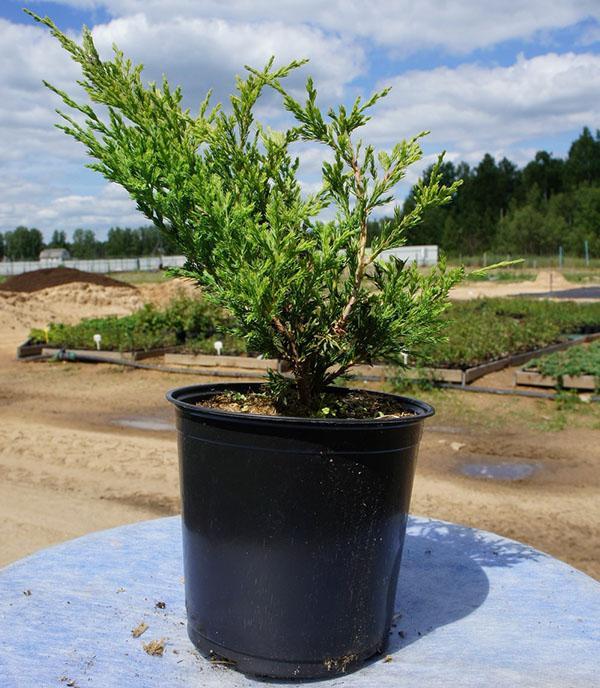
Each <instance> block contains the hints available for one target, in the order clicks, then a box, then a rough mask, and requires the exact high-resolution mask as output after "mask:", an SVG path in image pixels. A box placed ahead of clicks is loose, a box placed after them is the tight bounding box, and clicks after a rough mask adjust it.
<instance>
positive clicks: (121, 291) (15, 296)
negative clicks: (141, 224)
mask: <svg viewBox="0 0 600 688" xmlns="http://www.w3.org/2000/svg"><path fill="white" fill-rule="evenodd" d="M145 301H146V299H144V298H143V297H142V296H141V295H140V294H139V293H138V292H137V290H135V289H131V288H129V287H128V286H127V285H124V284H120V285H119V286H118V287H112V286H111V287H106V286H99V285H97V284H82V283H81V282H74V283H73V284H63V285H62V286H59V287H52V288H51V289H41V290H40V291H36V292H34V293H30V294H28V293H26V292H17V291H0V347H3V346H10V347H14V346H16V345H17V344H19V343H20V342H22V341H24V340H25V339H26V337H27V335H28V334H29V330H30V329H31V328H33V327H46V326H47V325H48V324H49V323H51V322H64V323H69V324H74V323H77V322H79V321H80V320H81V319H82V318H92V317H103V316H107V315H128V314H129V313H133V311H135V310H137V309H138V308H141V307H142V306H143V305H144V303H145Z"/></svg>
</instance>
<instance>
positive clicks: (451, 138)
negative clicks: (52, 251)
mask: <svg viewBox="0 0 600 688" xmlns="http://www.w3.org/2000/svg"><path fill="white" fill-rule="evenodd" d="M61 2H62V4H70V5H73V6H78V7H81V8H84V9H90V8H91V9H93V8H95V7H100V6H103V7H105V8H107V9H108V10H109V12H111V13H112V16H114V19H112V20H111V21H110V22H108V23H105V24H100V25H97V26H95V27H94V28H93V32H94V37H95V40H96V42H97V44H98V46H99V48H100V51H101V53H102V54H103V55H108V54H109V53H110V49H111V44H112V43H113V42H116V43H117V44H118V45H119V47H120V48H121V49H123V50H124V52H125V53H126V55H128V56H129V57H131V58H132V59H133V60H134V61H135V62H143V63H144V64H145V65H146V69H145V72H144V74H145V76H146V78H148V79H155V80H160V78H161V76H162V73H163V72H164V73H165V74H167V76H168V77H169V80H170V82H171V83H172V84H181V85H182V87H183V89H184V96H185V100H186V104H187V105H189V106H190V107H192V108H194V109H195V108H196V106H197V104H198V103H199V102H200V100H201V99H202V98H203V97H204V95H205V93H206V91H207V90H208V88H210V87H214V89H215V96H216V98H215V99H216V100H222V99H224V98H225V97H226V94H228V93H230V92H231V90H232V86H233V79H234V75H235V74H236V73H240V72H241V71H242V70H241V68H242V65H243V64H245V63H249V64H252V65H255V66H260V65H262V64H263V63H264V62H265V61H266V60H267V59H268V57H269V56H270V55H272V54H275V55H277V58H278V61H279V62H285V61H287V60H291V59H293V58H297V57H300V56H307V57H310V58H311V64H309V65H308V66H307V67H306V68H304V69H302V70H299V72H298V73H297V74H296V75H295V76H294V77H293V78H292V79H291V80H290V84H291V86H292V87H293V88H294V89H296V88H299V87H300V85H301V84H302V83H303V82H304V79H305V77H306V75H307V74H312V75H313V76H314V78H315V83H316V85H317V88H318V89H319V93H320V95H321V98H322V100H326V101H327V103H328V104H334V103H338V102H340V101H341V100H347V99H348V98H349V95H350V92H352V93H354V92H356V91H357V86H356V83H353V81H354V80H355V79H356V78H357V77H365V78H364V81H365V82H368V81H369V80H370V79H369V78H368V77H369V75H368V73H367V70H368V68H369V67H370V68H371V71H372V72H377V69H378V65H375V64H371V65H369V64H368V62H367V59H368V56H369V54H370V52H369V51H370V49H371V48H372V47H373V46H375V45H378V46H383V47H385V48H387V49H388V50H389V52H390V54H392V55H393V54H396V53H401V54H409V53H411V52H412V53H417V52H418V51H420V50H422V49H426V50H432V49H433V50H437V51H438V53H440V54H441V53H443V52H451V53H455V54H461V55H463V54H466V53H468V52H469V51H471V50H473V49H474V48H482V47H489V46H492V45H494V44H496V43H498V42H501V41H505V40H509V39H521V40H530V39H531V40H534V39H536V37H537V40H538V43H539V38H540V32H549V34H548V35H550V36H551V31H552V30H553V29H559V28H564V27H567V26H573V25H574V24H576V23H577V22H581V21H583V20H584V19H586V18H590V17H591V18H593V17H596V18H598V19H600V3H599V2H598V0H571V1H570V2H566V1H562V0H561V1H557V2H554V3H550V4H548V3H545V2H544V3H542V2H541V0H528V1H527V2H525V1H517V0H506V1H505V2H504V3H503V4H502V5H500V4H496V5H492V4H491V3H481V2H475V0H470V1H468V2H467V1H466V0H465V1H463V2H453V3H440V2H439V1H437V0H422V2H420V3H419V4H417V5H416V4H415V3H413V2H408V0H397V1H395V2H392V1H391V0H372V1H371V2H369V3H368V4H367V3H364V2H359V1H358V0H344V1H343V2H342V0H332V1H331V2H329V3H323V2H321V1H320V0H319V2H317V0H306V2H303V3H299V2H292V1H291V0H282V1H281V2H279V3H277V4H276V3H273V2H271V0H254V1H253V2H250V1H249V0H231V2H228V3H222V2H217V1H216V0H203V1H202V2H197V0H171V1H170V2H164V1H163V0H144V1H142V0H58V2H57V4H61ZM34 7H35V5H34ZM584 29H585V30H582V31H581V37H580V38H579V39H577V40H579V43H581V44H585V43H589V42H590V41H591V40H594V39H595V38H597V31H598V26H597V25H596V24H594V23H593V22H592V21H588V22H586V24H585V26H584ZM389 68H390V64H388V65H387V66H386V69H389ZM77 77H78V69H77V67H76V66H75V65H74V64H73V63H72V62H71V61H70V60H69V58H68V56H67V55H66V54H65V53H64V51H63V50H62V49H61V48H60V47H59V46H58V44H57V43H56V41H55V40H54V39H52V37H51V36H50V35H49V34H48V32H47V31H46V30H45V29H42V28H40V27H37V26H35V25H31V26H28V25H22V24H12V23H10V22H7V21H5V20H1V19H0V165H1V166H2V167H1V168H0V231H4V230H6V229H12V228H13V227H14V226H16V225H17V224H19V223H24V224H29V225H34V224H37V225H38V226H40V228H43V229H45V230H46V231H47V232H50V231H51V230H52V229H53V228H55V227H65V228H73V227H76V226H91V227H98V228H100V227H104V228H106V227H108V226H110V225H111V224H116V223H119V224H127V223H129V224H138V223H139V222H142V221H143V220H142V219H141V218H140V216H139V214H138V213H137V212H136V211H135V208H134V205H133V203H132V202H131V201H130V200H128V199H127V196H126V194H124V193H121V195H120V196H115V195H114V194H115V193H116V192H115V191H114V189H115V188H116V187H113V186H112V185H103V180H102V179H101V178H100V177H99V176H98V175H95V174H93V173H91V172H88V171H85V170H83V169H82V167H83V165H84V164H85V162H87V159H86V157H85V154H84V151H83V149H82V147H81V146H80V145H79V144H77V143H76V142H74V141H72V140H71V139H70V138H68V137H66V136H65V135H64V134H63V133H62V132H59V131H57V130H56V129H54V128H53V126H52V125H53V124H54V123H55V122H56V121H57V116H56V115H55V114H54V112H53V110H54V108H55V107H56V106H58V105H59V102H58V99H57V98H56V97H55V96H54V95H53V94H51V93H49V92H48V91H47V90H46V89H45V88H44V87H43V86H42V85H41V81H42V79H44V78H46V79H49V80H50V81H52V82H53V83H55V84H56V85H57V86H59V87H62V88H65V89H66V90H68V91H70V92H71V91H72V90H73V84H74V83H75V80H76V78H77ZM389 83H391V85H392V86H393V90H392V93H391V94H390V96H388V98H387V99H386V100H385V101H382V102H380V103H379V104H378V105H377V106H376V109H375V110H374V115H375V119H374V120H373V122H372V123H370V124H369V127H368V130H367V131H366V132H365V134H366V137H367V138H369V139H373V140H374V142H375V143H377V144H378V145H379V146H381V147H389V146H391V145H392V144H393V143H394V142H395V141H397V140H398V139H401V138H403V137H406V136H410V135H412V134H414V133H416V132H417V131H420V130H421V129H424V128H427V129H431V130H432V135H431V136H430V137H429V138H428V139H427V140H426V141H425V148H426V153H427V155H426V157H425V159H424V160H423V161H422V163H421V164H420V165H418V166H415V168H414V169H413V170H412V171H411V172H410V173H409V175H408V176H407V179H406V180H405V183H404V184H403V185H402V186H401V187H400V189H401V192H402V191H406V190H407V189H408V187H409V185H410V184H411V183H413V182H414V181H416V177H417V174H418V173H419V172H420V171H421V170H422V169H423V168H424V167H425V166H426V165H427V164H428V163H430V162H431V160H432V158H431V154H432V153H433V151H436V150H439V149H441V148H448V149H449V150H450V151H451V153H449V154H448V158H449V159H452V160H455V161H457V160H462V159H465V160H467V161H468V162H470V163H472V164H473V163H477V162H478V161H479V159H480V158H481V157H482V155H483V154H484V153H485V152H491V153H492V154H493V155H495V156H496V157H497V158H500V157H502V156H503V155H506V156H507V157H509V158H511V159H512V160H514V161H515V162H517V163H519V164H523V163H524V162H526V160H527V159H528V158H529V157H530V153H531V151H533V150H534V148H533V147H532V146H533V143H532V141H533V140H534V139H544V138H546V139H550V137H552V136H553V135H564V133H565V132H573V131H574V130H577V129H580V128H581V127H582V126H583V125H586V124H587V125H589V126H591V127H592V128H595V127H597V126H600V122H599V121H598V114H597V113H598V112H600V56H599V55H597V54H594V53H592V52H589V53H584V54H573V53H568V54H552V53H549V54H546V55H542V56H540V57H535V58H532V59H525V58H523V57H521V58H518V59H516V61H515V63H514V64H513V65H511V66H509V67H497V66H496V67H494V66H492V67H490V66H485V65H482V64H473V63H465V64H462V65H460V66H458V67H455V68H449V67H439V68H437V69H431V70H420V71H411V72H407V73H403V74H398V75H396V76H392V77H391V78H390V79H388V80H386V81H385V82H384V83H383V84H382V85H388V84H389ZM361 84H362V81H361ZM361 90H362V86H361ZM364 91H367V92H369V91H371V84H368V83H367V84H366V85H365V86H364ZM275 102H276V101H275V99H273V98H270V99H269V98H267V99H266V100H265V101H264V102H262V103H261V104H260V117H261V118H263V117H264V118H266V119H267V120H268V121H270V123H271V124H273V125H274V126H277V125H280V124H281V119H282V118H281V115H280V114H277V112H278V109H277V108H275V107H274V105H275ZM550 149H551V147H550ZM299 150H300V151H301V153H300V155H301V170H302V174H303V182H304V186H305V188H307V189H313V188H316V185H317V179H318V172H319V170H320V165H321V160H322V158H323V155H324V154H326V150H325V149H323V148H319V149H317V148H315V147H314V146H302V147H299Z"/></svg>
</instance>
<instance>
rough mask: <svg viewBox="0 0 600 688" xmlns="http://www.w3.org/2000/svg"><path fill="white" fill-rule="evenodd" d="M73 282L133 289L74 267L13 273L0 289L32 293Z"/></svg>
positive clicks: (110, 278) (103, 276)
mask: <svg viewBox="0 0 600 688" xmlns="http://www.w3.org/2000/svg"><path fill="white" fill-rule="evenodd" d="M73 282H83V283H84V284H96V285H98V286H100V287H126V288H128V289H135V287H134V286H133V285H131V284H127V283H125V282H119V281H118V280H116V279H113V278H112V277H108V276H107V275H102V274H99V273H95V272H84V271H83V270H76V269H75V268H63V267H60V268H43V269H41V270H33V271H32V272H24V273H23V274H21V275H13V276H12V277H9V278H8V279H7V280H6V281H5V282H4V283H2V284H0V289H2V290H4V291H20V292H27V293H32V292H34V291H41V290H42V289H49V288H50V287H60V286H62V285H63V284H72V283H73Z"/></svg>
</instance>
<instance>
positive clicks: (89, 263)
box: [0, 246, 438, 275]
mask: <svg viewBox="0 0 600 688" xmlns="http://www.w3.org/2000/svg"><path fill="white" fill-rule="evenodd" d="M389 256H396V257H397V258H400V260H406V261H409V262H415V263H417V265H435V264H436V263H437V262H438V247H437V246H403V247H402V248H394V249H390V250H389V251H383V253H382V254H381V258H382V259H383V260H385V259H386V258H388V257H389ZM184 263H185V258H184V257H183V256H162V257H158V256H151V257H144V258H100V259H97V260H63V261H60V262H59V261H56V260H30V261H15V262H14V263H13V262H10V261H0V275H21V274H22V273H24V272H31V271H32V270H40V269H41V268H55V267H58V266H59V265H61V266H63V267H65V268H76V269H77V270H85V272H103V273H106V272H137V271H139V270H145V271H148V270H160V269H161V268H172V267H178V268H180V267H183V264H184Z"/></svg>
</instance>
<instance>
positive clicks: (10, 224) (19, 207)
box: [0, 183, 148, 237]
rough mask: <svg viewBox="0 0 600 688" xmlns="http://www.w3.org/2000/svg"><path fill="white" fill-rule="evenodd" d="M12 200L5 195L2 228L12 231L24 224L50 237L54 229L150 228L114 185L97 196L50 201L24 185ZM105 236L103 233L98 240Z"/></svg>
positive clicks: (0, 202) (0, 205)
mask: <svg viewBox="0 0 600 688" xmlns="http://www.w3.org/2000/svg"><path fill="white" fill-rule="evenodd" d="M16 191H17V192H16V193H15V194H14V195H13V197H12V198H11V197H9V196H7V195H5V194H2V198H1V200H0V226H4V227H5V228H6V229H13V228H14V227H16V226H17V225H20V224H24V225H27V226H29V227H38V228H40V229H43V230H45V235H46V236H47V237H48V236H49V235H50V233H51V230H52V229H53V228H59V229H64V230H73V229H76V228H77V227H85V228H91V229H97V230H106V229H107V228H108V227H111V226H115V225H121V226H134V227H137V226H139V225H143V224H148V221H147V220H146V219H145V218H144V216H143V215H141V213H139V212H138V211H137V210H136V208H135V204H134V203H133V201H132V200H131V199H130V198H129V196H128V195H127V193H126V192H125V191H124V190H123V189H122V188H121V187H119V186H116V185H115V184H108V183H107V184H104V185H103V186H102V187H101V188H100V190H99V192H98V193H93V194H75V193H64V190H63V194H57V195H55V196H54V197H52V198H51V199H50V200H49V201H47V200H46V194H45V190H44V188H43V187H41V186H40V185H38V184H35V183H21V185H20V186H18V187H17V190H16ZM103 233H104V232H102V231H100V232H99V236H101V235H102V234H103Z"/></svg>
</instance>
